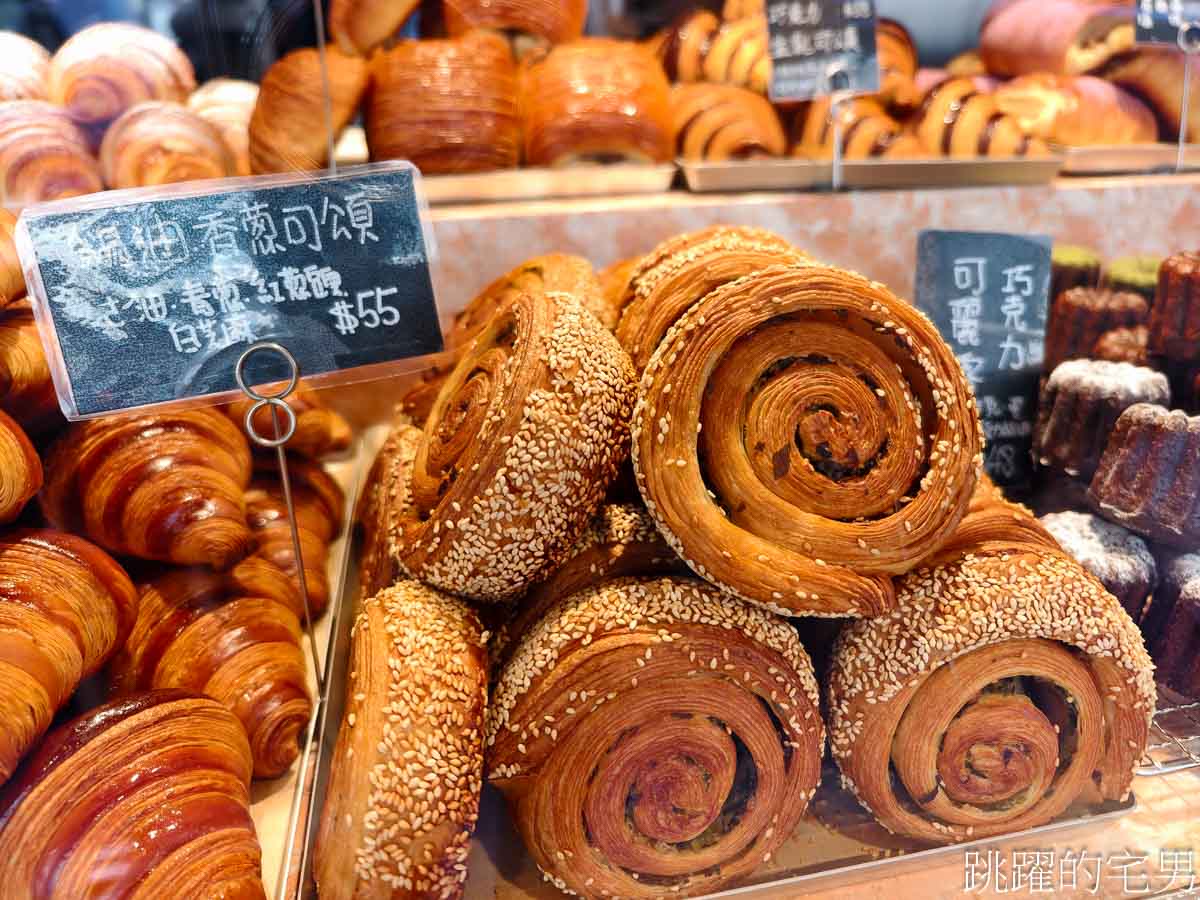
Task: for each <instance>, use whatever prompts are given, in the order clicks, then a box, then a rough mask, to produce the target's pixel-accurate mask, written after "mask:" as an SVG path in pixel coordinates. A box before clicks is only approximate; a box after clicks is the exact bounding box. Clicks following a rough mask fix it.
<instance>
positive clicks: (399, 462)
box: [358, 421, 424, 597]
mask: <svg viewBox="0 0 1200 900" xmlns="http://www.w3.org/2000/svg"><path fill="white" fill-rule="evenodd" d="M423 437H424V432H423V431H421V429H420V428H417V427H416V426H415V425H410V424H408V422H407V421H400V422H397V423H396V424H395V425H394V426H393V427H392V430H391V433H390V434H389V435H388V437H387V440H386V441H384V443H383V446H382V447H380V448H379V453H378V454H377V455H376V457H375V462H374V463H372V465H371V471H370V472H369V473H368V474H367V481H366V487H365V488H364V490H363V496H362V505H361V506H360V508H359V513H358V521H359V524H360V525H361V526H362V533H363V538H362V554H361V556H360V557H359V563H358V581H359V587H360V589H361V592H362V596H364V597H373V596H375V594H377V593H379V592H380V591H381V590H383V589H384V588H385V587H388V586H390V585H392V584H394V583H395V581H396V577H397V571H396V562H395V559H394V558H393V556H392V543H393V541H396V540H397V539H398V536H397V535H396V534H395V529H396V527H397V524H398V522H399V521H400V516H401V514H402V513H403V511H404V508H405V507H406V506H407V505H408V486H409V482H410V481H411V480H412V466H413V461H414V460H415V459H416V458H417V449H418V448H419V447H420V445H421V440H422V439H423Z"/></svg>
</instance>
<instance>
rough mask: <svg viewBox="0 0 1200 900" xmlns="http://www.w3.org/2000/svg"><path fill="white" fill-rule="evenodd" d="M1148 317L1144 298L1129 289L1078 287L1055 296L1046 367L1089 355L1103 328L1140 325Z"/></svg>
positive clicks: (1049, 369) (1148, 313)
mask: <svg viewBox="0 0 1200 900" xmlns="http://www.w3.org/2000/svg"><path fill="white" fill-rule="evenodd" d="M1149 316H1150V305H1149V304H1148V303H1147V302H1146V300H1145V298H1144V297H1142V296H1140V295H1139V294H1134V293H1132V292H1130V291H1113V290H1109V289H1108V288H1085V287H1080V288H1071V289H1070V290H1069V291H1064V292H1063V293H1061V294H1058V295H1056V296H1055V297H1054V299H1053V301H1052V302H1051V304H1050V321H1049V324H1048V325H1047V328H1046V359H1045V365H1046V370H1047V371H1051V370H1053V369H1054V368H1055V367H1056V366H1057V365H1058V364H1059V363H1061V362H1065V361H1066V360H1068V359H1076V358H1079V357H1087V356H1089V355H1090V354H1091V350H1092V347H1093V346H1095V344H1096V341H1097V340H1099V339H1100V336H1101V335H1103V334H1104V333H1105V332H1106V331H1109V330H1110V329H1113V328H1128V327H1132V326H1135V325H1144V324H1145V323H1146V320H1147V319H1148V318H1149Z"/></svg>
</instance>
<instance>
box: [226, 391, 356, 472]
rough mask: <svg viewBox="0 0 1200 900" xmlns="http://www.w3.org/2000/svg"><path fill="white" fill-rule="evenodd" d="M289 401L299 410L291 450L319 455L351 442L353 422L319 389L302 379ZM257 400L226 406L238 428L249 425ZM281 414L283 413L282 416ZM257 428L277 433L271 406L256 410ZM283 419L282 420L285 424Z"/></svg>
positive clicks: (327, 453)
mask: <svg viewBox="0 0 1200 900" xmlns="http://www.w3.org/2000/svg"><path fill="white" fill-rule="evenodd" d="M287 402H288V405H289V406H290V407H291V408H292V412H294V413H295V414H296V430H295V432H294V433H293V434H292V437H291V439H290V440H288V442H287V448H288V451H289V452H290V453H298V454H300V455H301V456H306V457H309V458H310V459H320V458H321V457H323V456H328V455H330V454H333V453H341V452H342V451H343V450H346V449H347V448H348V447H349V446H350V442H351V440H352V439H353V437H354V435H353V433H352V432H351V430H350V424H349V423H348V422H347V421H346V420H345V419H344V418H342V416H341V414H340V413H338V412H337V411H336V410H334V409H331V408H330V407H329V405H328V404H326V403H325V401H324V400H323V399H322V398H321V394H320V392H318V391H316V390H314V389H313V388H311V387H309V386H308V385H307V384H305V383H304V382H301V383H300V384H299V385H298V386H297V387H296V389H295V390H294V391H292V393H290V394H289V395H288V398H287ZM254 403H255V401H254V400H251V399H250V398H249V397H246V398H242V399H238V400H234V401H233V402H232V403H230V404H229V405H228V406H225V407H223V409H224V411H225V414H226V415H228V416H229V418H230V419H232V420H233V422H234V424H236V425H237V426H238V427H239V428H244V427H245V425H246V414H247V413H248V412H250V410H251V408H252V407H253V406H254ZM281 418H282V417H281ZM253 425H254V430H255V432H256V433H257V434H260V435H266V436H271V435H274V434H276V431H275V423H274V422H273V421H272V419H271V410H270V409H269V408H267V407H262V408H261V409H259V410H258V412H256V413H255V414H254V421H253ZM282 425H283V423H282V421H281V422H280V426H281V427H282Z"/></svg>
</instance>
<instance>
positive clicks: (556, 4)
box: [444, 0, 588, 55]
mask: <svg viewBox="0 0 1200 900" xmlns="http://www.w3.org/2000/svg"><path fill="white" fill-rule="evenodd" d="M587 10H588V4H587V0H446V2H445V4H444V14H445V20H446V30H447V31H449V32H450V34H451V35H461V34H466V33H467V32H469V31H471V30H472V29H475V28H491V29H494V30H496V31H500V32H503V33H505V34H509V35H513V36H514V47H515V49H516V50H517V53H518V55H524V54H525V53H528V52H535V51H537V50H540V49H544V48H545V46H546V45H547V44H561V43H563V42H564V41H573V40H575V39H576V38H578V37H579V36H580V35H582V34H583V26H584V24H585V22H586V21H587Z"/></svg>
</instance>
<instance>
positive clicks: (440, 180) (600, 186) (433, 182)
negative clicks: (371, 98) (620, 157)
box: [421, 163, 675, 206]
mask: <svg viewBox="0 0 1200 900" xmlns="http://www.w3.org/2000/svg"><path fill="white" fill-rule="evenodd" d="M674 180H675V166H674V165H673V164H670V163H667V164H664V165H657V166H656V165H636V164H628V163H618V164H614V165H594V166H574V167H571V168H565V169H505V170H502V171H499V172H478V173H474V174H470V175H429V176H426V177H425V178H422V179H421V184H422V186H423V187H424V189H425V197H426V198H427V199H428V201H429V203H430V204H431V205H432V206H446V205H449V204H452V203H495V202H500V201H505V200H544V199H548V198H551V197H557V198H570V197H610V196H618V195H621V194H660V193H662V192H663V191H667V190H670V188H671V182H673V181H674Z"/></svg>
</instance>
